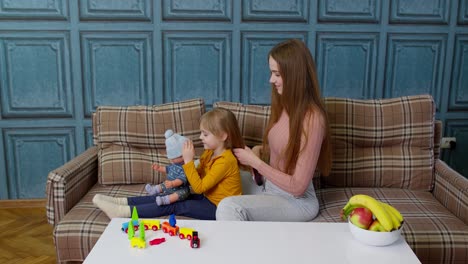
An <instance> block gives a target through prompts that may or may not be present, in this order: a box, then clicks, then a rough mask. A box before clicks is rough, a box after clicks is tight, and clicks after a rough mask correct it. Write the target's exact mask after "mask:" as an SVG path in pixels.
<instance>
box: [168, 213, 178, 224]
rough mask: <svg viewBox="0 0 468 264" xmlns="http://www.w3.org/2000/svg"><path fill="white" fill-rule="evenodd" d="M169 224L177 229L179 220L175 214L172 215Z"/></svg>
mask: <svg viewBox="0 0 468 264" xmlns="http://www.w3.org/2000/svg"><path fill="white" fill-rule="evenodd" d="M169 224H170V225H171V226H172V227H175V226H176V224H177V220H176V218H175V214H171V215H170V216H169Z"/></svg>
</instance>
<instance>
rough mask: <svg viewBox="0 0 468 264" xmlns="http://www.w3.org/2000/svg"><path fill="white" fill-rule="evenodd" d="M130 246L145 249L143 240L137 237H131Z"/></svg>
mask: <svg viewBox="0 0 468 264" xmlns="http://www.w3.org/2000/svg"><path fill="white" fill-rule="evenodd" d="M130 246H131V247H138V248H146V241H145V240H144V239H141V238H139V237H133V238H132V239H131V240H130Z"/></svg>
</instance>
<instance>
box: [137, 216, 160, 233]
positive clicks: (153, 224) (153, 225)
mask: <svg viewBox="0 0 468 264" xmlns="http://www.w3.org/2000/svg"><path fill="white" fill-rule="evenodd" d="M140 224H141V225H143V226H145V230H149V229H152V230H153V231H158V230H159V229H161V222H160V221H159V220H153V219H146V220H141V221H140Z"/></svg>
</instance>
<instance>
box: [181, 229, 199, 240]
mask: <svg viewBox="0 0 468 264" xmlns="http://www.w3.org/2000/svg"><path fill="white" fill-rule="evenodd" d="M194 231H195V230H194V229H192V228H189V227H181V228H179V238H180V239H184V238H187V239H188V240H192V233H193V232H194Z"/></svg>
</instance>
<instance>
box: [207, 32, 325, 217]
mask: <svg viewBox="0 0 468 264" xmlns="http://www.w3.org/2000/svg"><path fill="white" fill-rule="evenodd" d="M268 62H269V66H270V72H271V76H270V83H271V91H272V93H271V101H272V102H271V115H270V120H269V123H268V127H267V129H266V131H265V135H264V140H263V142H264V144H263V146H260V147H254V149H250V148H247V147H246V148H236V149H234V154H235V155H236V157H237V158H238V160H239V162H240V163H241V164H243V165H247V166H251V167H252V168H253V169H254V172H255V170H256V171H258V173H259V174H261V175H263V177H264V178H265V180H266V182H265V184H264V191H263V193H261V194H258V195H243V196H236V197H228V198H226V199H224V200H223V201H222V202H221V203H220V204H219V206H218V210H217V212H216V217H217V220H243V221H310V220H312V219H313V218H315V216H316V215H317V213H318V211H319V204H318V200H317V197H316V195H315V190H314V186H313V184H312V177H313V175H314V172H315V169H316V168H319V169H320V172H321V173H322V174H323V175H328V174H329V172H330V168H331V161H332V160H331V148H330V130H329V128H328V120H327V114H326V111H325V107H324V105H323V103H322V99H321V97H320V88H319V83H318V78H317V74H316V69H315V63H314V60H313V58H312V55H311V54H310V52H309V50H308V48H307V46H306V45H305V44H304V43H303V42H302V41H300V40H296V39H292V40H287V41H284V42H282V43H279V44H278V45H276V46H275V47H274V48H273V49H272V50H271V51H270V53H269V54H268ZM261 154H263V155H261ZM264 155H266V156H267V157H268V159H266V157H263V159H261V157H259V156H264ZM263 160H269V162H265V161H263Z"/></svg>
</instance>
